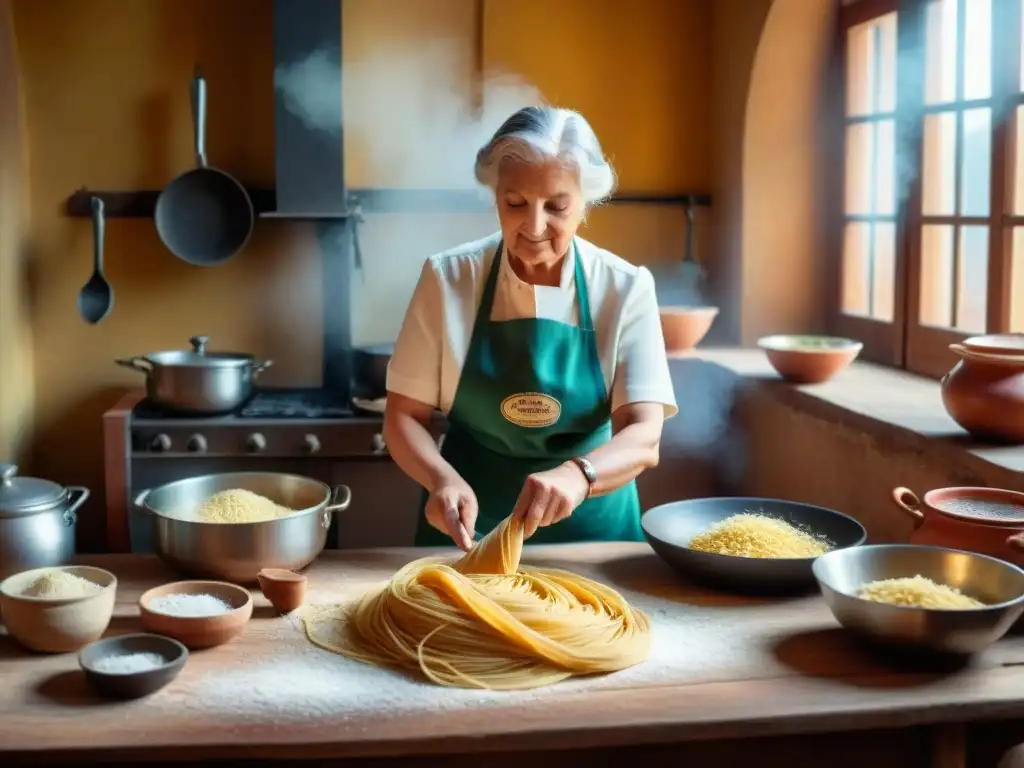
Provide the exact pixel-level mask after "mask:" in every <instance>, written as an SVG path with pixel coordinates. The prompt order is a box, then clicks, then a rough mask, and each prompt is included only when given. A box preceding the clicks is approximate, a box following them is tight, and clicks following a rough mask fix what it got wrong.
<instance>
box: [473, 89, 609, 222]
mask: <svg viewBox="0 0 1024 768" xmlns="http://www.w3.org/2000/svg"><path fill="white" fill-rule="evenodd" d="M506 159H516V160H520V161H522V162H527V163H536V162H543V161H545V160H550V159H557V160H560V161H561V162H564V163H567V164H568V165H570V166H571V167H572V168H573V169H574V170H575V171H576V173H577V175H578V178H579V182H580V190H581V191H582V193H583V199H584V202H586V203H587V204H588V205H591V204H594V203H598V202H601V201H602V200H606V199H607V198H609V197H611V195H612V193H613V192H614V191H615V183H616V179H615V170H614V169H613V168H612V166H611V163H609V162H608V161H607V160H606V159H605V157H604V153H603V152H602V151H601V143H600V142H599V141H598V140H597V135H596V134H595V133H594V129H593V128H591V127H590V123H588V122H587V120H586V118H585V117H583V115H581V114H580V113H578V112H573V111H572V110H571V109H560V108H557V107H525V108H523V109H520V110H519V111H518V112H516V113H515V114H513V115H512V116H511V117H509V118H508V119H507V120H506V121H505V122H504V123H503V124H502V126H501V127H500V128H499V129H498V130H497V131H496V132H495V134H494V136H493V137H492V138H491V140H490V141H489V142H487V144H486V145H484V146H483V147H482V148H481V149H480V151H479V152H477V155H476V180H477V181H479V182H480V183H481V184H483V185H484V186H486V187H490V188H491V189H492V190H493V189H494V188H495V187H496V186H497V183H498V168H499V167H500V166H501V163H502V161H503V160H506Z"/></svg>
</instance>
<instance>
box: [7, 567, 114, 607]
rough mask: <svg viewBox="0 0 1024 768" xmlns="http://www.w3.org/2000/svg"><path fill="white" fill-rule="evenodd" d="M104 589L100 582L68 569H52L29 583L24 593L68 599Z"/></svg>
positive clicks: (31, 595) (26, 594)
mask: <svg viewBox="0 0 1024 768" xmlns="http://www.w3.org/2000/svg"><path fill="white" fill-rule="evenodd" d="M101 589H102V587H100V585H99V584H97V583H96V582H94V581H89V580H88V579H83V578H82V577H81V576H75V574H73V573H69V572H68V571H50V572H49V573H44V574H43V575H42V576H40V577H39V578H37V579H35V580H34V581H33V582H32V583H31V584H29V585H28V586H27V587H26V588H25V589H24V591H23V592H22V594H23V595H25V596H26V597H42V598H46V599H48V600H67V599H68V598H72V597H88V596H89V595H95V594H96V593H97V592H99V591H100V590H101Z"/></svg>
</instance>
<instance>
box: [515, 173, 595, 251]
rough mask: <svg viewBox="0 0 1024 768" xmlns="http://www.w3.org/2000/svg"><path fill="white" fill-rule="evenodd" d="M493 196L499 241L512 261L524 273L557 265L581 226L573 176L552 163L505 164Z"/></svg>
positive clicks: (577, 188) (580, 200)
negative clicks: (519, 265) (499, 228)
mask: <svg viewBox="0 0 1024 768" xmlns="http://www.w3.org/2000/svg"><path fill="white" fill-rule="evenodd" d="M496 191H497V202H498V219H499V221H500V222H501V236H502V238H503V239H504V241H505V247H506V248H508V250H509V252H510V253H511V254H512V256H514V257H515V259H516V260H517V261H518V262H520V264H521V266H523V267H525V268H526V269H527V270H532V269H538V268H539V269H540V270H541V271H543V268H544V267H554V266H555V265H556V264H558V263H559V261H560V260H561V258H562V257H563V256H564V255H565V254H566V252H567V251H568V250H569V244H570V243H571V242H572V238H573V236H574V235H575V234H576V230H577V229H579V226H580V222H582V221H583V213H584V205H583V196H582V195H581V194H580V185H579V181H578V180H577V178H576V175H575V174H574V173H573V172H572V171H571V170H569V169H568V168H566V167H565V166H564V165H563V164H562V163H559V162H557V161H555V160H551V161H548V162H545V163H524V162H520V161H516V160H507V161H505V162H504V163H502V165H501V167H500V168H499V171H498V188H497V190H496Z"/></svg>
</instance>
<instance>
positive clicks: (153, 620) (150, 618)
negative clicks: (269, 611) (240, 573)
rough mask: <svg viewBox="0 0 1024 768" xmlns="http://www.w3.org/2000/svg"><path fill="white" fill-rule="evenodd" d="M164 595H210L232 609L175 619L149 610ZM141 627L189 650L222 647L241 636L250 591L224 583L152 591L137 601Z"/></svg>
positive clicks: (186, 583)
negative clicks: (164, 636)
mask: <svg viewBox="0 0 1024 768" xmlns="http://www.w3.org/2000/svg"><path fill="white" fill-rule="evenodd" d="M166 595H212V596H213V597H216V598H219V599H221V600H223V601H224V602H226V603H227V604H228V605H230V606H231V610H230V611H227V612H226V613H219V614H217V615H215V616H174V615H171V614H168V613H161V612H159V611H155V610H153V609H152V607H151V606H152V603H153V601H154V600H155V599H157V598H159V597H164V596H166ZM139 613H140V614H141V616H142V626H143V627H145V629H146V630H147V631H149V632H153V633H154V634H157V635H166V636H167V637H173V638H174V639H175V640H180V641H181V642H182V643H184V644H185V645H186V646H188V647H189V648H191V649H198V648H212V647H213V646H215V645H223V644H224V643H226V642H228V641H229V640H232V639H233V638H235V637H236V636H237V635H239V634H241V632H242V630H243V629H244V628H245V624H246V622H248V621H249V619H250V618H251V617H252V595H250V594H249V590H247V589H244V588H243V587H239V586H236V585H234V584H228V583H227V582H226V581H176V582H173V583H171V584H164V585H163V586H160V587H153V589H151V590H149V591H148V592H145V593H143V595H142V597H140V598H139Z"/></svg>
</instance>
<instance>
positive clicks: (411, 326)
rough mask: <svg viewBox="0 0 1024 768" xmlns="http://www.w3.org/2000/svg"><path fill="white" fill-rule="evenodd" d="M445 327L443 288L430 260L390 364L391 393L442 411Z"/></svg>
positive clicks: (389, 384) (389, 383) (410, 303)
mask: <svg viewBox="0 0 1024 768" xmlns="http://www.w3.org/2000/svg"><path fill="white" fill-rule="evenodd" d="M443 327H444V305H443V301H442V298H441V286H440V284H439V277H438V274H437V270H436V269H435V268H434V264H433V261H432V260H430V259H428V260H427V261H426V263H424V265H423V269H422V271H421V272H420V279H419V281H418V282H417V283H416V289H415V290H414V291H413V294H412V300H411V301H410V302H409V308H408V309H407V310H406V312H405V320H403V321H402V330H401V331H399V333H398V339H397V340H396V341H395V351H394V353H393V354H392V356H391V362H389V363H388V377H387V389H388V391H389V392H394V393H396V394H399V395H404V396H405V397H408V398H411V399H413V400H418V401H419V402H421V403H426V404H427V405H430V406H433V407H434V408H438V407H439V403H440V399H441V351H442V339H443V336H442V328H443Z"/></svg>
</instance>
